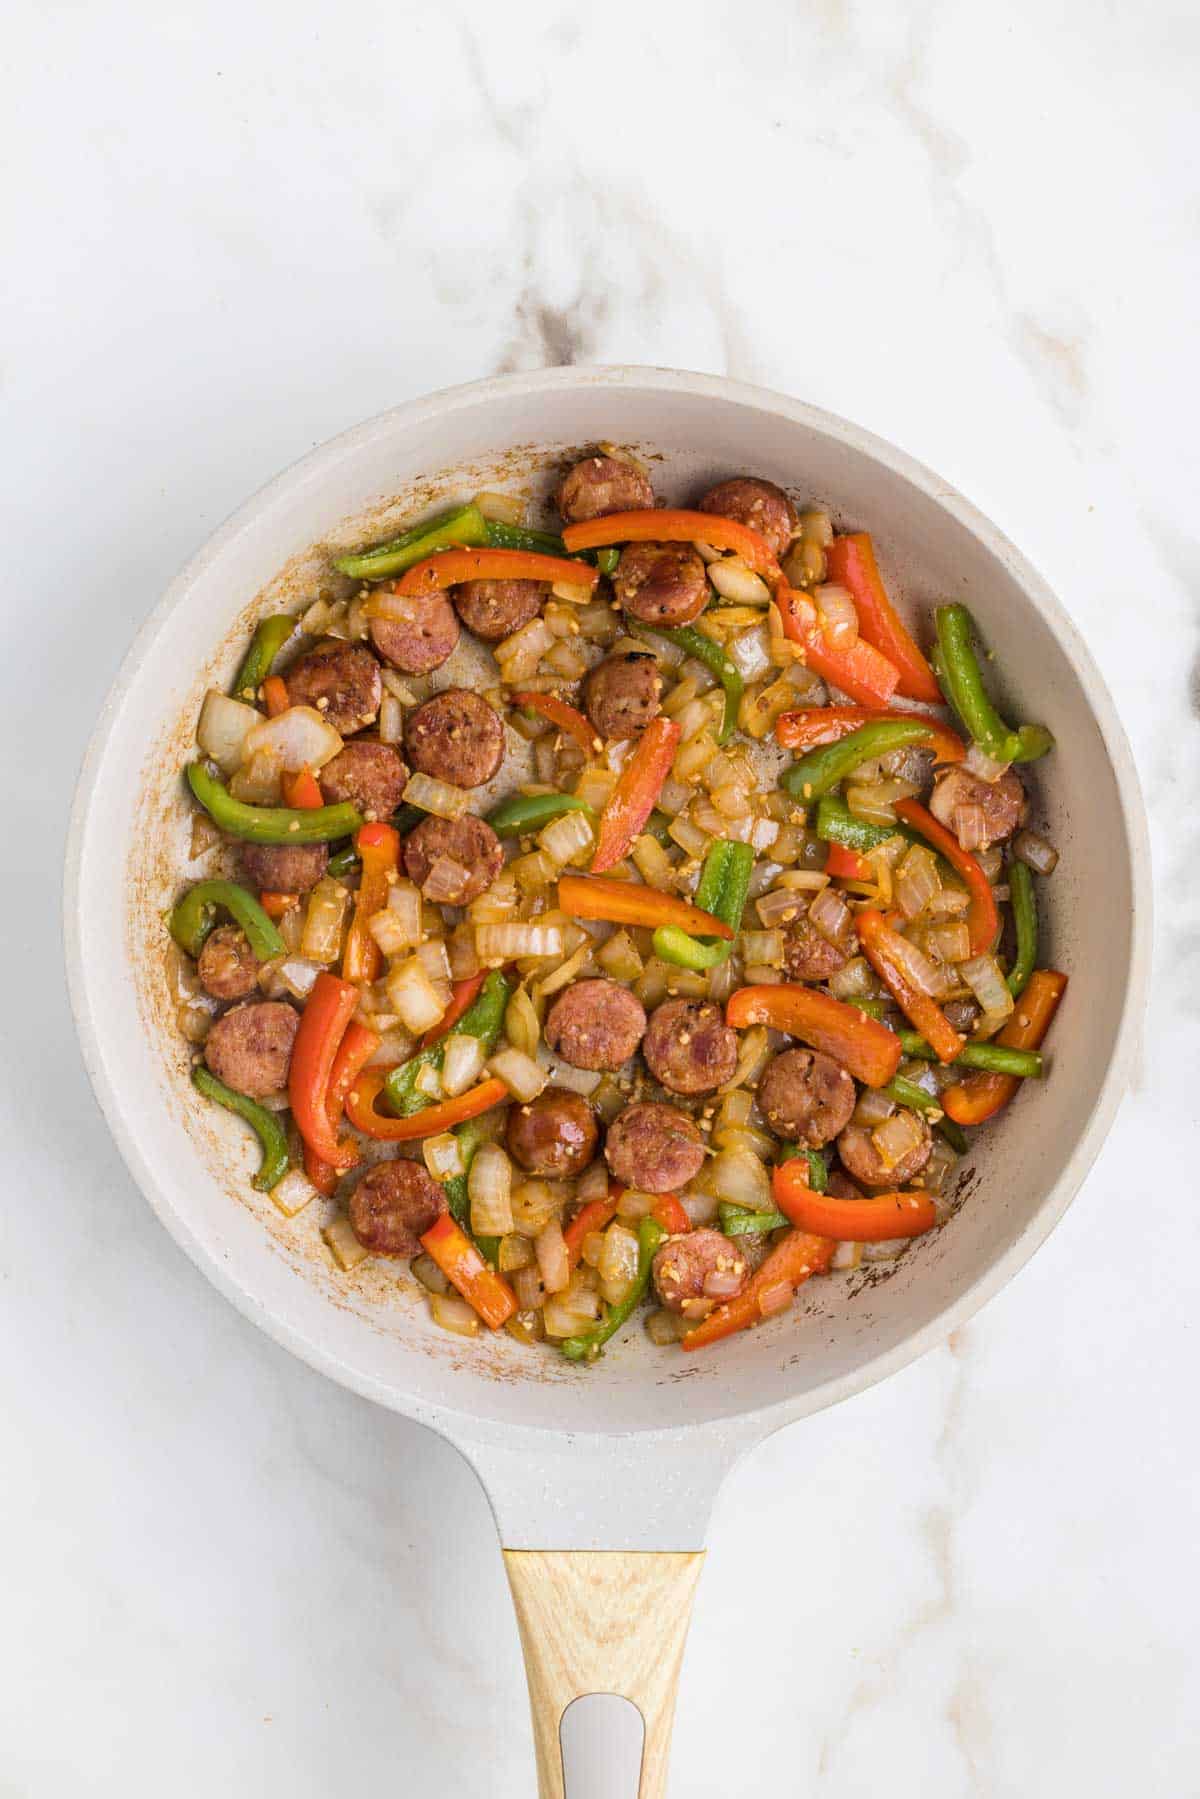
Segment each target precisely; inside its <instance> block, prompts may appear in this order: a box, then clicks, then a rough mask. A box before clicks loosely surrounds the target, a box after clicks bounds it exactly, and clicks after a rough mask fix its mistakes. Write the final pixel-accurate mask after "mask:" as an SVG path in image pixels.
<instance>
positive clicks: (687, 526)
mask: <svg viewBox="0 0 1200 1799" xmlns="http://www.w3.org/2000/svg"><path fill="white" fill-rule="evenodd" d="M562 535H563V542H564V543H565V544H566V546H567V548H568V550H570V551H571V552H572V553H574V552H575V551H577V550H598V549H601V548H602V547H603V546H604V545H606V544H610V543H707V544H711V545H712V547H713V549H714V550H732V551H733V552H734V553H735V554H736V555H738V556H740V557H741V559H742V561H743V562H745V563H746V564H747V565H748V566H749V567H750V568H752V569H753V570H754V572H755V574H756V575H762V577H763V578H764V580H767V581H777V580H778V579H779V564H778V562H777V561H776V560H775V553H774V551H773V550H772V549H771V546H770V544H769V543H768V542H767V540H766V538H765V537H763V536H761V535H760V534H759V532H757V531H754V530H751V528H750V526H749V525H741V524H739V523H738V522H737V520H736V519H732V518H721V517H720V516H719V515H718V514H717V513H715V512H688V511H686V510H685V509H684V508H682V507H671V506H664V507H650V508H647V509H646V510H644V511H639V512H609V513H606V514H605V516H604V517H603V518H589V519H584V520H583V521H582V522H581V523H580V524H577V525H568V526H567V528H566V530H565V531H564V532H563V534H562Z"/></svg>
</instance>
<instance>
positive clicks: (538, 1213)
mask: <svg viewBox="0 0 1200 1799" xmlns="http://www.w3.org/2000/svg"><path fill="white" fill-rule="evenodd" d="M605 1191H606V1192H607V1187H606V1188H605ZM559 1204H560V1201H559V1197H558V1193H557V1192H556V1190H555V1189H554V1187H552V1186H551V1184H550V1182H549V1181H518V1183H517V1185H516V1186H515V1187H514V1188H513V1190H512V1209H513V1229H514V1230H517V1231H520V1233H521V1235H522V1236H523V1237H536V1236H537V1235H538V1233H539V1232H540V1231H541V1229H542V1227H543V1226H544V1225H545V1224H546V1222H547V1220H549V1219H550V1218H553V1217H554V1215H555V1213H556V1212H557V1211H558V1208H559Z"/></svg>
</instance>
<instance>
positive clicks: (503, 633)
mask: <svg viewBox="0 0 1200 1799" xmlns="http://www.w3.org/2000/svg"><path fill="white" fill-rule="evenodd" d="M450 591H451V594H452V595H453V598H454V604H455V606H456V608H457V610H458V616H459V618H461V620H462V622H463V624H464V625H465V626H466V627H467V630H468V631H474V633H475V635H476V637H482V638H483V641H484V642H485V643H499V642H500V639H501V638H502V637H511V635H512V633H513V632H514V631H519V630H520V629H521V626H522V625H527V624H528V623H529V621H530V620H531V619H534V618H536V617H537V615H538V613H539V612H540V611H541V609H542V606H543V603H544V602H545V600H546V598H547V597H548V595H549V593H550V583H549V582H548V581H460V582H459V584H458V586H457V587H453V588H451V590H450Z"/></svg>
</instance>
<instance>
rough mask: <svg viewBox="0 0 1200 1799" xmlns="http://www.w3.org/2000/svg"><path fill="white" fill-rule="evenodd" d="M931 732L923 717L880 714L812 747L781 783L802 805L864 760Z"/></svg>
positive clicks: (786, 771)
mask: <svg viewBox="0 0 1200 1799" xmlns="http://www.w3.org/2000/svg"><path fill="white" fill-rule="evenodd" d="M927 737H928V733H927V732H926V730H925V727H924V725H923V724H922V723H921V721H920V720H919V719H908V718H877V719H872V721H871V723H870V724H867V725H862V726H860V728H859V729H858V730H857V731H851V732H850V735H849V736H848V737H842V738H840V739H839V740H838V742H837V743H826V744H822V745H821V747H820V748H819V749H815V750H809V752H808V754H807V755H806V756H801V757H800V758H799V759H798V760H797V761H795V762H793V763H792V766H791V767H790V768H788V769H785V770H784V772H783V774H781V775H780V777H779V785H780V786H781V787H782V788H783V789H784V791H785V792H786V793H790V794H791V796H792V798H793V799H795V800H799V801H800V803H801V805H803V806H807V805H810V804H811V802H812V801H813V800H819V799H821V798H823V797H824V795H825V794H827V793H832V791H833V789H834V788H835V787H837V786H838V785H839V783H840V782H842V781H844V780H845V779H846V777H847V775H852V774H853V773H854V770H855V769H856V768H859V767H861V765H862V764H863V763H864V762H874V761H875V759H876V758H877V757H879V756H886V755H888V754H890V752H891V751H892V750H900V749H903V748H904V746H905V744H909V743H918V742H920V741H922V740H923V739H927Z"/></svg>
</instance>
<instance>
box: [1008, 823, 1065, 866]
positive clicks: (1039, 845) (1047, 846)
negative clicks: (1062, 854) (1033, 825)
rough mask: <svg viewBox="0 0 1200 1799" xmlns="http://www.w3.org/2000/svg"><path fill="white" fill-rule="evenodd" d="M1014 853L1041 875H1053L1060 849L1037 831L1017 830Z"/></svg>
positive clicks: (1019, 859) (1014, 839)
mask: <svg viewBox="0 0 1200 1799" xmlns="http://www.w3.org/2000/svg"><path fill="white" fill-rule="evenodd" d="M1013 855H1014V856H1016V857H1017V859H1018V861H1020V862H1025V863H1027V864H1028V866H1029V867H1030V868H1032V870H1033V872H1034V873H1035V874H1039V875H1051V874H1053V873H1054V870H1055V868H1056V867H1057V866H1058V851H1057V850H1056V849H1055V847H1054V845H1053V844H1052V843H1047V842H1046V839H1045V838H1044V837H1039V836H1038V834H1037V832H1036V831H1018V832H1017V834H1016V836H1015V837H1014V838H1013Z"/></svg>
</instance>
